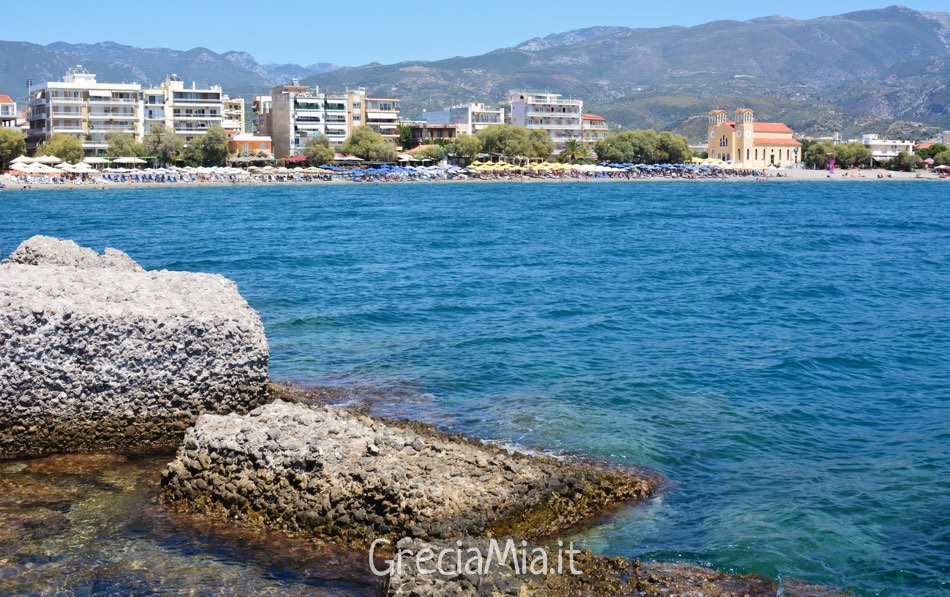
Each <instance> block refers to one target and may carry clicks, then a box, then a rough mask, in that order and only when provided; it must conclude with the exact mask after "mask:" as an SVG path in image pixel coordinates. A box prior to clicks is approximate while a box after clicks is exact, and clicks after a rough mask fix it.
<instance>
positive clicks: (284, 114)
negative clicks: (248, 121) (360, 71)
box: [255, 82, 365, 158]
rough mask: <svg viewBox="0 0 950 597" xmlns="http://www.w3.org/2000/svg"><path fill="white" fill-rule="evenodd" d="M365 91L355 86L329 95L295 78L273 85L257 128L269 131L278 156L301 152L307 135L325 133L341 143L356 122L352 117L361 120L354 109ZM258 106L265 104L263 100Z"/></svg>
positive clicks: (358, 107)
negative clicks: (298, 81) (280, 84)
mask: <svg viewBox="0 0 950 597" xmlns="http://www.w3.org/2000/svg"><path fill="white" fill-rule="evenodd" d="M364 94H365V92H364V91H363V90H358V91H347V92H346V93H345V94H342V95H330V94H326V93H321V92H320V89H319V87H314V88H313V89H310V88H309V87H306V86H303V85H298V84H296V82H295V83H294V84H292V85H282V86H280V87H275V88H274V89H273V90H271V95H270V101H269V105H270V109H269V111H268V112H266V113H265V114H262V116H264V120H265V121H266V125H265V126H262V127H261V128H260V131H261V132H264V131H266V132H267V133H269V135H270V137H271V139H272V141H273V147H274V156H275V157H278V158H285V157H289V156H292V155H296V154H301V153H303V151H304V149H306V147H307V141H308V140H309V139H310V137H314V136H317V135H326V136H327V137H328V138H329V140H330V143H333V144H340V143H343V141H345V140H346V138H347V137H348V136H349V135H350V133H351V132H352V131H353V128H354V126H358V124H357V125H354V120H355V121H357V122H359V121H360V120H362V115H361V114H359V113H355V112H354V109H356V110H359V109H361V107H362V105H363V95H364ZM255 104H256V105H257V101H256V100H255ZM354 106H355V108H354ZM260 107H261V108H262V109H263V108H264V107H265V104H264V102H261V104H260ZM255 113H256V111H255Z"/></svg>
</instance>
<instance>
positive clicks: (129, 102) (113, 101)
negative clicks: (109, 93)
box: [89, 97, 139, 106]
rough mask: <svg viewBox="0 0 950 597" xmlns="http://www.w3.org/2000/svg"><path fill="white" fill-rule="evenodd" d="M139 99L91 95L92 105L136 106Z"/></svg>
mask: <svg viewBox="0 0 950 597" xmlns="http://www.w3.org/2000/svg"><path fill="white" fill-rule="evenodd" d="M138 103H139V100H137V99H123V98H114V97H112V98H110V97H90V98H89V105H90V106H134V105H138Z"/></svg>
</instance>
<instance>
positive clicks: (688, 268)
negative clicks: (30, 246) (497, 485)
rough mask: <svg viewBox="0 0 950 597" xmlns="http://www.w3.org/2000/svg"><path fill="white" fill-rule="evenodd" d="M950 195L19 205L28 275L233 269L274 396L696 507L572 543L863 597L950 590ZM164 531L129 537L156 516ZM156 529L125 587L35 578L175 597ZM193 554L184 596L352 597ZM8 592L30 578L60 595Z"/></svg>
mask: <svg viewBox="0 0 950 597" xmlns="http://www.w3.org/2000/svg"><path fill="white" fill-rule="evenodd" d="M948 190H950V187H948V185H947V184H945V183H944V182H943V181H935V182H906V183H905V182H893V183H881V184H876V183H870V184H868V183H860V182H856V183H846V182H835V183H781V184H773V183H762V184H760V183H746V184H730V183H719V182H710V183H696V184H662V183H660V184H649V183H647V184H625V183H605V184H484V185H474V184H472V185H453V184H444V185H393V186H385V185H384V186H378V187H375V186H372V187H371V186H357V185H354V186H333V187H294V188H291V187H283V188H282V187H268V188H208V189H158V190H154V191H149V190H139V189H130V190H116V191H110V192H96V191H68V192H60V191H50V192H42V193H40V192H35V193H7V192H4V193H3V194H0V200H2V201H3V204H4V217H3V218H2V219H0V253H3V254H6V253H9V252H10V251H12V250H13V248H15V247H16V245H17V244H19V242H21V241H22V240H23V239H25V238H27V237H29V236H31V235H33V234H48V235H51V236H58V237H65V238H71V239H74V240H76V241H77V242H79V244H81V245H84V246H92V247H94V248H96V249H97V250H101V249H102V248H104V247H105V246H114V247H116V248H119V249H122V250H124V251H126V252H128V253H129V254H130V255H131V256H132V257H133V258H134V259H136V260H137V261H139V262H140V263H141V264H142V265H143V266H145V267H146V268H169V269H182V270H189V271H207V272H215V273H220V274H223V275H225V276H227V277H229V278H231V279H233V280H235V281H236V282H237V283H238V285H239V288H240V290H241V292H242V294H243V295H244V296H245V297H246V298H247V300H248V302H249V303H250V304H251V306H252V307H254V308H255V309H257V310H258V311H259V312H260V313H261V316H262V318H263V321H264V324H265V328H266V331H267V335H268V340H269V342H270V345H271V354H272V359H271V374H272V377H274V378H276V379H295V380H300V381H303V382H306V383H315V384H318V385H329V386H337V387H339V388H341V393H342V394H343V395H345V396H348V397H349V398H351V399H353V400H365V401H368V402H372V403H373V404H374V405H375V408H376V410H377V412H383V413H385V414H395V415H404V416H410V417H414V418H419V419H422V420H424V421H427V422H430V423H434V424H437V425H439V426H442V427H445V428H447V429H450V430H453V431H460V432H464V433H468V434H470V435H474V436H476V437H482V438H487V439H493V440H498V441H500V442H506V443H512V444H518V445H523V446H530V447H533V448H538V449H542V450H555V451H557V450H563V451H566V452H574V453H579V454H582V455H588V456H592V457H599V458H604V459H607V460H611V461H615V462H620V463H632V464H636V465H640V466H644V467H647V468H652V469H655V470H657V471H659V472H661V473H662V474H663V475H664V476H665V477H666V478H667V479H668V480H669V482H670V484H671V487H672V489H671V490H670V491H667V492H665V493H663V494H661V495H660V496H659V497H657V498H655V499H653V500H651V501H650V502H649V503H648V504H646V505H644V506H641V507H637V508H631V509H627V510H624V511H622V512H620V513H617V514H615V515H612V516H610V517H609V518H608V519H606V520H605V521H604V524H602V525H598V526H596V527H594V528H591V529H588V530H586V531H584V532H580V533H578V534H576V535H575V536H574V537H573V538H574V540H575V541H576V542H579V543H582V544H583V545H585V546H588V547H590V548H592V549H593V550H595V551H596V552H600V553H608V554H616V555H623V556H626V557H630V558H635V557H639V558H643V559H659V560H666V561H669V560H677V561H687V562H693V563H699V564H704V565H711V566H714V567H716V568H719V569H724V570H732V571H736V572H741V573H759V574H764V575H766V576H769V577H771V578H776V577H780V576H781V577H786V576H788V577H797V578H801V579H804V580H807V581H810V582H817V583H825V584H829V585H832V586H837V587H842V588H848V589H851V590H854V591H855V592H857V593H859V594H887V595H893V594H940V593H942V592H946V591H947V590H948V588H950V587H948V580H947V578H948V573H950V548H948V536H947V515H946V512H947V511H948V501H947V497H946V496H947V495H950V464H948V459H947V458H946V454H947V452H948V446H950V409H948V401H950V250H948V248H950V202H947V200H946V197H947V191H948ZM390 396H391V397H392V398H390ZM3 466H4V467H6V466H14V467H15V466H17V465H16V463H5V464H4V465H3ZM0 468H2V467H0ZM3 474H7V473H3ZM10 474H14V473H10ZM16 474H20V473H16ZM96 482H97V483H99V482H100V481H96ZM67 489H68V488H67ZM67 497H68V496H60V497H59V498H57V499H62V500H66V499H67ZM67 501H68V500H67ZM147 503H148V500H147V499H142V500H140V501H139V502H138V504H139V505H140V506H142V505H146V504H147ZM61 504H62V502H55V503H53V504H52V506H54V507H53V508H52V509H50V508H46V507H41V506H35V508H42V509H43V510H44V511H43V512H41V514H42V515H43V516H48V517H49V518H48V521H47V522H44V523H43V524H42V525H39V524H36V523H35V522H34V523H32V524H34V527H39V526H45V527H46V528H48V529H51V530H56V529H58V528H60V527H62V526H63V525H65V524H66V522H67V521H63V519H62V518H60V516H65V517H67V518H68V517H69V516H71V515H73V513H72V510H70V511H68V512H62V511H57V510H56V509H55V508H56V507H64V506H62V505H61ZM130 504H131V502H130ZM140 506H134V505H129V506H128V508H129V513H127V514H126V516H128V517H132V516H133V514H134V512H136V511H141V512H145V514H140V516H145V517H146V520H154V519H149V518H147V517H148V516H151V514H149V512H152V510H149V509H148V508H142V507H140ZM31 508H34V507H33V506H31ZM103 510H104V509H98V510H96V509H93V510H91V511H89V513H88V515H87V519H89V520H96V519H97V517H99V516H106V514H107V513H106V512H104V511H103ZM46 511H49V512H53V513H54V514H46ZM80 511H82V510H80ZM43 520H46V519H43ZM69 528H73V527H68V528H67V529H66V530H63V531H62V532H63V533H69V532H70V531H69V530H68V529H69ZM130 528H131V527H123V529H125V530H119V531H115V530H114V529H113V530H110V526H109V525H108V524H106V525H104V526H97V524H95V523H94V524H92V526H90V527H89V529H88V530H87V531H85V533H86V535H84V537H89V539H87V541H93V540H95V541H96V544H97V545H99V546H100V549H101V550H103V551H104V553H109V554H112V555H110V556H102V560H101V562H104V563H101V564H100V561H99V560H96V559H92V560H83V559H82V558H81V557H80V556H78V555H75V552H71V551H69V550H68V549H67V547H68V545H65V546H64V545H62V544H58V543H56V540H55V538H49V537H45V538H33V539H28V540H25V541H24V544H30V545H32V544H33V542H39V543H43V544H44V545H48V546H49V547H47V549H46V551H40V552H38V553H36V554H34V555H32V556H31V557H34V558H36V562H35V563H34V564H33V566H34V569H35V570H44V569H45V570H48V571H52V570H58V571H57V573H56V574H53V573H50V574H49V575H48V576H46V577H45V582H46V583H54V582H60V580H61V579H62V581H63V582H67V581H68V578H69V577H70V576H73V575H75V576H77V577H78V578H80V579H82V578H86V577H84V576H83V574H88V570H89V569H91V568H100V569H101V570H105V571H109V570H114V571H116V572H115V573H114V574H106V573H102V574H103V576H102V578H103V579H105V580H102V581H101V583H102V584H98V585H96V586H97V587H99V588H101V589H102V590H114V591H116V592H122V591H134V590H135V589H134V587H135V586H143V585H135V584H134V583H135V582H138V581H136V580H135V578H137V577H134V576H133V577H125V576H123V574H130V575H131V572H129V570H130V569H131V566H132V564H123V563H122V562H125V561H128V562H136V561H137V562H140V564H141V566H142V567H143V568H145V569H147V572H148V574H149V575H151V578H152V581H151V582H159V580H156V579H162V578H163V575H166V573H165V572H163V571H162V569H161V568H160V567H159V566H156V565H155V562H157V561H159V560H158V559H156V560H152V559H150V558H153V557H156V554H157V553H160V552H158V551H155V548H154V545H155V544H162V542H163V539H162V533H164V532H165V530H164V529H165V527H157V526H151V527H148V526H146V527H145V529H144V530H142V531H141V532H138V531H136V532H132V531H131V530H129V529H130ZM185 528H187V525H186V527H185ZM44 532H46V531H44ZM44 542H46V543H44ZM39 543H37V544H39ZM113 544H115V545H120V546H125V547H123V548H116V550H114V551H110V550H112V547H111V546H112V545H113ZM189 545H191V546H192V547H190V548H189V549H190V550H192V552H190V553H193V556H191V557H193V558H194V560H191V562H192V563H194V564H195V567H193V568H190V567H188V566H185V565H182V566H181V567H179V568H176V569H174V571H169V572H167V576H165V577H164V579H163V580H161V582H168V583H172V584H174V583H176V582H180V583H183V584H184V583H185V581H183V580H181V579H182V578H185V577H188V575H189V574H190V575H191V576H190V580H189V581H188V583H187V584H188V586H191V587H195V588H196V590H197V591H199V592H201V591H202V587H205V588H208V587H210V588H212V589H213V588H216V587H219V586H221V583H222V582H223V583H227V582H228V580H226V579H227V578H228V576H227V574H232V573H234V574H237V573H236V572H234V570H236V569H239V568H240V569H241V570H242V572H241V574H239V575H237V576H236V578H240V579H241V582H247V583H249V584H248V585H247V586H248V590H256V589H255V588H256V587H260V588H263V587H267V586H280V585H279V584H273V585H270V584H268V583H272V582H273V583H278V582H284V581H281V580H277V581H275V580H274V579H275V578H277V579H284V576H282V575H286V577H287V578H289V579H290V580H286V579H285V581H286V582H287V583H290V584H289V585H288V586H304V587H311V586H320V587H323V588H321V589H320V590H330V589H327V588H326V587H327V586H330V585H320V584H319V582H323V581H322V580H319V582H318V581H312V582H313V583H314V584H312V585H311V584H308V583H310V582H311V580H307V579H311V578H312V577H310V576H307V574H308V573H307V572H306V570H307V569H306V567H303V568H301V567H300V563H299V562H296V561H280V560H278V561H270V562H271V563H270V564H269V566H270V567H267V566H268V565H264V564H260V563H259V562H260V561H261V558H260V556H259V552H255V551H254V550H252V549H247V550H245V548H244V546H243V544H242V543H240V542H238V545H236V546H235V547H234V549H233V550H231V551H228V556H227V557H226V558H224V559H225V560H227V562H229V564H227V565H226V566H224V568H226V569H227V570H228V572H226V573H225V572H221V573H216V572H207V571H206V570H204V569H203V568H202V565H203V564H198V563H197V562H211V564H209V566H210V568H211V569H212V570H218V568H217V566H218V560H217V559H216V558H219V557H220V554H219V552H217V551H215V547H216V542H215V541H211V542H209V543H200V542H199V543H197V544H193V543H192V544H189ZM122 549H125V550H127V551H128V554H126V553H125V552H123V551H122ZM205 549H207V550H208V551H207V552H204V551H203V550H205ZM30 553H33V552H30ZM161 553H164V552H161ZM256 554H258V555H256ZM4 557H7V556H4ZM97 557H98V556H97ZM203 558H207V559H203ZM245 561H247V562H251V564H248V565H247V566H246V567H243V568H242V563H243V562H245ZM264 561H268V560H266V559H264ZM255 562H258V563H255ZM3 565H4V566H5V567H7V566H8V565H9V560H8V563H5V564H3ZM56 566H59V568H58V569H57V568H56ZM44 567H45V568H44ZM232 567H234V568H233V569H232ZM4 570H5V572H3V581H2V582H3V583H10V582H14V583H20V582H24V583H25V582H30V583H34V584H33V585H31V586H34V587H42V586H46V587H51V586H53V585H52V584H46V585H44V584H43V583H44V581H43V580H42V578H43V577H42V575H40V576H37V575H35V574H34V573H31V572H29V571H26V570H25V569H24V568H20V569H19V570H18V572H16V573H14V574H10V573H9V572H8V570H9V568H4ZM262 570H263V571H262ZM302 570H303V571H302ZM60 571H68V573H67V574H65V575H63V574H59V573H58V572H60ZM182 571H187V573H186V572H182ZM216 574H218V575H216ZM222 575H223V576H222ZM318 576H319V575H317V577H318ZM176 579H177V580H176ZM222 579H225V580H222ZM301 579H304V580H301ZM83 582H85V581H83ZM205 583H206V584H205ZM293 583H300V584H299V585H296V584H293ZM23 586H26V585H23ZM333 586H335V585H333ZM341 586H344V588H342V589H339V590H341V591H346V590H349V589H346V588H345V583H344V584H343V585H341ZM129 587H133V588H131V589H130V588H129ZM24 590H25V589H24ZM334 590H336V589H334ZM356 592H357V593H359V590H358V589H357V590H356Z"/></svg>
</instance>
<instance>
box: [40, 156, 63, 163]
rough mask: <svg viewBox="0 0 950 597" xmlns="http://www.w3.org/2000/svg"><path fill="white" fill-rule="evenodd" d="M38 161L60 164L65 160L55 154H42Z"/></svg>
mask: <svg viewBox="0 0 950 597" xmlns="http://www.w3.org/2000/svg"><path fill="white" fill-rule="evenodd" d="M36 161H37V162H39V163H41V164H58V163H60V162H62V161H63V160H61V159H59V158H58V157H56V156H55V155H41V156H40V157H38V158H36Z"/></svg>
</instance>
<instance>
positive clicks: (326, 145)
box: [304, 135, 336, 166]
mask: <svg viewBox="0 0 950 597" xmlns="http://www.w3.org/2000/svg"><path fill="white" fill-rule="evenodd" d="M304 154H306V156H307V163H308V164H310V165H311V166H319V165H321V164H329V163H330V162H332V161H333V158H334V157H336V152H335V151H333V149H332V148H331V147H330V138H329V137H327V136H326V135H315V136H313V137H310V138H309V139H307V148H306V149H305V150H304Z"/></svg>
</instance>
